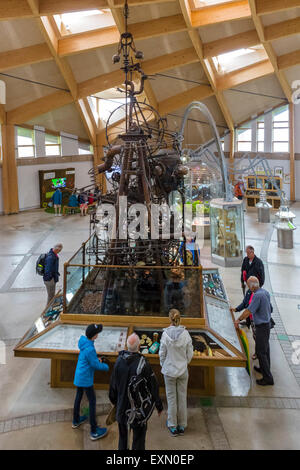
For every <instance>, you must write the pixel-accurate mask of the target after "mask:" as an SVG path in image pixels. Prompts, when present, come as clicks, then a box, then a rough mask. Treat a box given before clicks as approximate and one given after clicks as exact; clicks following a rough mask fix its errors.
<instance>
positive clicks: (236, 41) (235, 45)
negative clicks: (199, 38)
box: [203, 29, 260, 59]
mask: <svg viewBox="0 0 300 470" xmlns="http://www.w3.org/2000/svg"><path fill="white" fill-rule="evenodd" d="M258 44H260V40H259V37H258V34H257V31H256V29H253V30H251V31H246V32H245V33H239V34H235V35H234V36H229V37H227V38H222V39H218V40H216V41H211V42H207V43H205V44H203V56H204V58H205V59H206V58H208V57H216V56H218V55H220V54H226V53H227V52H231V51H236V50H238V49H242V48H247V47H253V46H257V45H258Z"/></svg>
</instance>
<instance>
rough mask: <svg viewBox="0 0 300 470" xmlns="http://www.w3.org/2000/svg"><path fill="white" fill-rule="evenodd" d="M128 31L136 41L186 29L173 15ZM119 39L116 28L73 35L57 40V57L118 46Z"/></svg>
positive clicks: (182, 22)
mask: <svg viewBox="0 0 300 470" xmlns="http://www.w3.org/2000/svg"><path fill="white" fill-rule="evenodd" d="M128 29H129V31H130V32H131V33H132V34H133V35H134V38H135V40H137V39H148V38H151V37H155V36H162V35H164V34H171V33H176V32H179V31H184V30H186V29H187V28H186V24H185V22H184V19H183V17H182V15H174V16H167V17H163V18H158V19H154V20H151V21H142V22H140V23H135V24H131V25H129V26H128ZM119 39H120V33H119V30H118V28H117V27H116V26H111V27H109V28H102V29H97V30H94V31H89V32H86V33H80V34H74V35H72V36H70V37H65V38H62V39H60V40H59V42H58V55H59V56H61V57H62V56H67V55H71V54H78V53H80V52H83V51H87V50H91V49H98V48H99V47H105V46H109V45H112V44H118V42H119Z"/></svg>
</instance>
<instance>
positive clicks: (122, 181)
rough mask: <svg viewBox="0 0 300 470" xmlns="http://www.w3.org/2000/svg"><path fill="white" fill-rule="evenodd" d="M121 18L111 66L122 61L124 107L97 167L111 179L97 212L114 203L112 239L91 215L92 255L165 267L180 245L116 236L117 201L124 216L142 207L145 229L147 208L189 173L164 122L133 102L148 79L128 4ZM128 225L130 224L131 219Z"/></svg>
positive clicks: (111, 122) (112, 120)
mask: <svg viewBox="0 0 300 470" xmlns="http://www.w3.org/2000/svg"><path fill="white" fill-rule="evenodd" d="M124 16H125V25H126V28H125V32H124V33H122V34H121V38H120V42H119V47H118V52H117V54H116V55H114V56H113V63H114V64H115V63H119V62H120V61H121V60H122V62H123V64H122V67H121V70H122V71H123V72H124V76H125V79H124V87H123V88H119V89H118V90H119V91H120V92H123V93H124V95H125V103H124V104H122V105H121V106H119V107H118V108H117V109H116V110H115V111H113V112H112V113H111V115H110V117H109V119H108V121H107V125H106V137H107V142H108V147H107V148H106V155H105V161H104V163H103V164H101V165H99V166H98V167H97V168H96V173H98V174H101V173H105V172H110V174H111V186H112V190H111V191H109V192H108V193H106V194H105V195H102V196H101V197H100V201H99V202H100V206H99V207H101V204H103V203H112V204H114V206H115V209H116V227H115V235H114V238H113V239H111V240H109V241H108V240H107V239H105V237H103V230H102V229H103V227H102V226H101V217H99V211H98V215H97V212H96V213H95V215H94V218H93V220H92V222H93V224H94V226H95V228H96V234H97V235H96V236H95V237H94V242H93V250H94V252H95V253H96V256H97V259H98V262H99V261H100V262H102V263H103V264H107V265H135V264H137V263H138V262H141V261H142V262H145V264H147V265H154V264H156V265H170V264H173V263H175V262H176V259H177V258H178V253H179V247H180V245H181V241H180V240H178V239H175V238H171V239H170V240H162V239H157V240H153V239H152V240H151V238H150V234H149V238H148V239H146V240H145V239H138V240H132V239H130V238H126V239H122V238H123V237H122V236H120V235H121V233H124V232H122V230H123V227H121V226H120V222H119V214H120V211H121V198H122V197H124V196H126V198H127V207H128V213H129V214H130V207H131V206H132V205H133V204H143V205H145V206H146V207H147V212H148V226H150V225H151V205H152V204H164V203H166V204H168V203H169V194H170V193H171V192H172V191H174V190H177V191H178V190H179V191H180V190H183V177H184V175H185V174H186V173H187V171H188V170H187V169H186V168H185V167H184V166H183V165H182V164H181V160H180V152H179V149H178V147H177V141H176V139H175V138H174V135H173V134H171V133H169V132H168V131H167V129H166V122H165V121H164V120H163V119H162V118H161V117H160V115H159V113H158V112H157V111H156V110H155V109H154V108H153V107H152V106H150V105H149V104H148V103H146V102H145V100H144V101H143V102H142V101H138V97H141V95H142V94H143V92H144V83H145V80H147V78H148V77H147V76H146V75H145V74H144V72H143V70H142V67H141V64H140V63H139V62H137V61H136V59H142V58H143V53H142V52H141V51H137V50H136V47H135V44H134V39H133V36H132V34H131V33H130V32H128V30H127V20H128V5H127V2H126V4H125V7H124ZM136 88H137V89H136ZM121 114H123V115H124V120H123V121H122V123H121V124H118V122H120V118H119V116H120V115H121ZM116 121H117V124H116ZM170 138H171V141H170V140H169V139H170ZM168 140H169V142H167V141H168ZM170 143H171V146H172V147H173V148H171V150H167V147H168V148H169V149H170ZM163 149H164V150H163ZM182 192H183V191H182ZM99 219H100V220H99ZM127 222H128V223H129V222H130V216H129V217H128V218H127ZM171 222H172V220H171ZM162 224H163V219H162V217H161V218H160V226H159V228H158V229H159V231H160V232H161V230H162ZM97 229H98V230H97Z"/></svg>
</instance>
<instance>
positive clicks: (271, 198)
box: [245, 175, 282, 209]
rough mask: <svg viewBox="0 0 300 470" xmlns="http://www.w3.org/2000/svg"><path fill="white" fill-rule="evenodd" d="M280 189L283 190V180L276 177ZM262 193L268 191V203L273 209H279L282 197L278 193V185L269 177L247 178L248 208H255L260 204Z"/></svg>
mask: <svg viewBox="0 0 300 470" xmlns="http://www.w3.org/2000/svg"><path fill="white" fill-rule="evenodd" d="M273 179H274V180H275V181H276V184H277V187H278V189H280V190H282V178H280V177H279V176H274V177H273ZM260 191H266V193H267V202H268V203H269V204H271V206H272V208H273V209H279V207H280V196H279V195H278V193H277V188H276V185H274V184H273V183H272V181H271V180H270V178H268V177H267V176H258V175H251V176H247V177H246V194H245V195H246V200H247V208H252V207H253V208H255V207H256V204H257V203H258V202H259V199H260V198H259V193H260Z"/></svg>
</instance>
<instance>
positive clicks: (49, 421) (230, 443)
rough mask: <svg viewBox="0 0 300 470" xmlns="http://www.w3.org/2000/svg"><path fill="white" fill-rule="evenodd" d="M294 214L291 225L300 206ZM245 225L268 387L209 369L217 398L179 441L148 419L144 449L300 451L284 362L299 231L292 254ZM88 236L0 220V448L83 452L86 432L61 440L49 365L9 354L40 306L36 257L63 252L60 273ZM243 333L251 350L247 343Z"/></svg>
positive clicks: (250, 223)
mask: <svg viewBox="0 0 300 470" xmlns="http://www.w3.org/2000/svg"><path fill="white" fill-rule="evenodd" d="M292 210H293V212H295V213H296V215H297V218H298V219H296V223H298V224H299V221H300V204H299V203H298V204H296V205H294V206H293V207H292ZM245 225H246V237H247V238H246V244H251V245H253V246H254V247H255V249H256V253H257V255H258V256H261V257H262V259H264V261H265V266H266V272H267V276H266V278H267V279H266V288H268V290H269V291H270V293H271V295H272V302H273V304H274V318H275V321H276V327H275V329H274V330H273V331H272V339H271V361H272V371H273V374H274V378H275V385H274V387H265V388H259V387H258V386H257V385H256V383H255V378H256V377H255V374H254V373H252V376H251V378H250V377H249V376H248V374H247V372H246V371H245V370H244V369H240V368H238V369H235V368H228V369H224V368H217V369H216V397H215V398H214V399H210V400H208V401H201V400H200V401H199V405H198V408H195V409H194V408H190V409H189V417H190V425H189V430H188V431H187V433H188V434H187V435H186V439H185V438H183V440H181V441H177V439H175V440H174V439H173V438H172V437H169V435H168V434H167V431H166V429H165V423H164V420H165V418H164V419H159V418H158V417H157V416H154V417H153V419H152V421H151V423H150V425H149V426H150V427H151V430H152V432H151V433H150V434H149V435H151V436H153V437H151V438H149V439H150V440H148V448H151V449H167V448H170V449H177V448H190V449H195V448H203V449H217V448H232V449H244V448H247V449H279V448H284V449H296V448H298V449H299V448H300V444H299V442H300V440H299V436H300V386H299V384H300V371H299V366H298V365H297V364H293V361H292V353H293V352H294V350H293V342H295V341H300V321H299V320H300V309H299V308H298V305H300V291H299V285H300V255H299V252H300V230H299V227H298V230H297V231H296V232H295V234H294V235H295V242H296V243H295V248H294V249H293V250H281V249H278V248H277V241H276V240H277V238H276V233H275V232H274V231H272V228H271V225H270V224H258V223H257V222H256V214H255V212H250V213H247V214H246V215H245ZM88 235H89V226H88V218H80V217H79V216H71V217H67V218H63V217H60V218H58V217H57V218H55V217H53V216H50V215H47V214H45V213H44V212H42V211H31V212H27V213H21V214H19V215H13V216H9V217H6V216H5V217H1V218H0V305H1V309H0V340H2V341H4V342H5V345H6V365H1V364H0V376H1V380H0V396H1V400H0V448H7V449H8V448H14V449H17V448H24V447H26V448H41V449H42V448H65V449H74V448H76V449H81V448H85V444H86V442H87V441H86V439H85V438H84V436H85V433H86V432H87V433H88V431H86V430H85V431H81V430H80V431H78V433H77V434H76V433H74V432H70V433H67V432H66V431H67V429H69V427H68V426H70V423H69V420H70V416H71V415H70V409H71V407H72V404H73V399H74V391H73V390H69V389H52V388H50V386H49V379H50V363H49V361H48V360H46V359H41V360H40V359H29V358H26V359H25V358H15V357H14V356H13V347H14V345H15V344H16V342H17V340H18V339H20V338H21V337H22V336H23V334H24V333H25V331H26V330H27V329H28V328H29V327H30V326H31V325H32V323H33V322H34V320H35V319H36V318H37V317H38V316H39V314H40V312H41V310H42V309H43V307H44V304H45V301H46V294H45V291H44V286H43V282H42V279H41V278H40V277H39V276H37V275H36V274H35V269H34V268H35V261H36V258H37V255H38V254H40V253H42V252H44V251H47V250H48V249H49V248H50V247H51V246H52V245H53V244H54V243H56V242H62V243H63V244H64V250H63V252H62V253H61V256H60V263H61V264H60V271H61V273H62V266H63V262H64V261H65V260H67V259H68V258H69V257H70V255H71V254H72V253H74V251H75V250H76V249H78V248H79V246H80V243H81V242H82V241H84V240H86V239H87V238H88ZM298 244H299V245H298ZM201 256H202V263H203V265H204V266H214V265H213V264H212V263H211V261H210V248H209V242H207V241H206V243H205V246H204V247H203V249H202V250H201ZM220 271H221V273H222V276H223V281H224V284H225V286H226V289H227V293H228V296H229V298H230V302H231V304H232V305H233V306H236V305H237V303H239V302H240V301H241V297H242V296H241V294H242V293H241V289H240V272H239V268H231V269H224V268H220ZM246 333H247V334H248V337H249V342H250V348H251V350H253V340H252V337H251V334H250V333H249V332H248V331H247V330H246ZM97 402H98V404H99V405H101V404H103V406H104V405H105V404H107V403H108V396H107V392H105V391H103V392H101V391H97ZM201 404H202V408H201ZM209 405H211V406H209ZM199 406H200V407H199ZM203 406H204V408H203ZM205 406H206V407H205ZM290 408H292V409H290ZM64 410H69V411H68V412H66V411H64ZM102 411H103V410H102ZM62 416H63V418H62ZM19 417H21V418H20V419H16V418H19ZM61 421H64V422H61ZM33 425H34V427H33V428H32V426H33ZM28 428H30V429H28ZM13 429H14V430H13ZM7 431H9V432H7ZM70 431H71V430H70ZM66 436H69V437H66ZM79 436H80V438H79ZM116 442H117V432H116V429H115V428H111V430H110V435H109V436H108V437H107V438H106V439H105V440H103V441H102V442H101V446H100V445H99V446H98V447H97V448H102V449H113V448H115V447H116ZM199 446H200V447H199ZM201 446H202V447H201Z"/></svg>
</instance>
